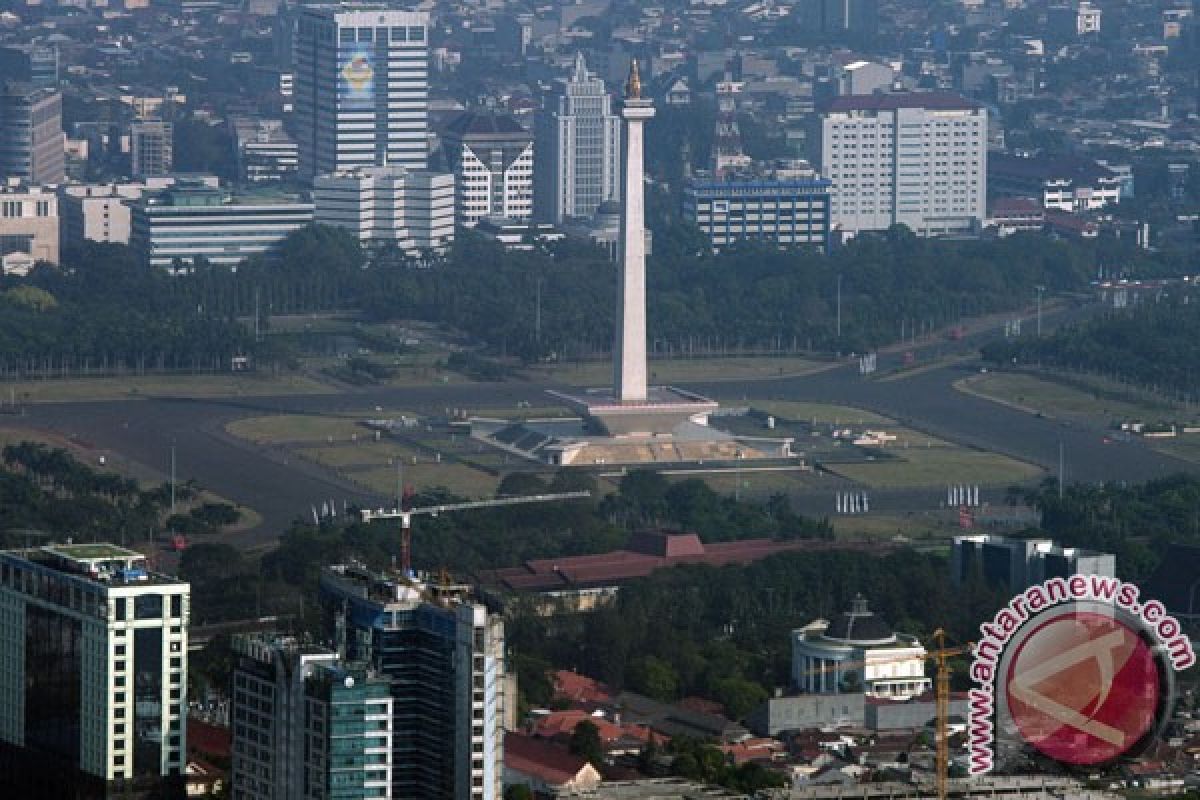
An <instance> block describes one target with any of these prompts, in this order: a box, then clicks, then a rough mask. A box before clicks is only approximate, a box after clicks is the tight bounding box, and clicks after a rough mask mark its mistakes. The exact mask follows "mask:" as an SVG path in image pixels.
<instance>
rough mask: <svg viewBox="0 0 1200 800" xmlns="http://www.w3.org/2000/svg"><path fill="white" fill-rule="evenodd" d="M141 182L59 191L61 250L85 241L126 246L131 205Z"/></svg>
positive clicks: (141, 188) (78, 186)
mask: <svg viewBox="0 0 1200 800" xmlns="http://www.w3.org/2000/svg"><path fill="white" fill-rule="evenodd" d="M145 189H146V187H145V185H144V184H141V183H124V184H122V183H104V184H71V185H69V186H64V187H62V188H61V189H59V192H58V203H59V214H60V216H61V218H62V225H61V232H62V244H63V247H78V246H80V245H82V244H83V242H84V241H85V240H90V241H93V242H110V243H113V244H129V233H130V230H131V224H132V220H133V216H132V210H131V208H130V206H131V204H132V203H133V202H135V201H136V200H138V199H139V198H141V196H142V193H143V192H144V191H145Z"/></svg>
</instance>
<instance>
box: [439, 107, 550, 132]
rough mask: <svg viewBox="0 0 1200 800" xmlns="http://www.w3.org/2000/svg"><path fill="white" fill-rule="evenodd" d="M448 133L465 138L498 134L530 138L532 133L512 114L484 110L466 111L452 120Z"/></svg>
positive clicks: (448, 125)
mask: <svg viewBox="0 0 1200 800" xmlns="http://www.w3.org/2000/svg"><path fill="white" fill-rule="evenodd" d="M446 133H448V134H451V135H454V136H459V137H464V138H465V137H471V136H497V135H501V136H506V137H510V136H511V137H526V138H528V137H529V135H530V134H529V132H528V131H526V130H525V129H524V128H523V127H521V123H519V122H517V120H516V119H515V118H513V116H512V115H510V114H498V113H492V112H483V111H464V112H463V113H461V114H459V115H458V116H457V117H455V118H454V119H452V120H450V122H449V124H447V125H446Z"/></svg>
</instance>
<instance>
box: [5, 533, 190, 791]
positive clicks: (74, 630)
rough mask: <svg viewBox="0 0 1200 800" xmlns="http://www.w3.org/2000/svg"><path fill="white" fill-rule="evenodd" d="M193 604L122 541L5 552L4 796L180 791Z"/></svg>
mask: <svg viewBox="0 0 1200 800" xmlns="http://www.w3.org/2000/svg"><path fill="white" fill-rule="evenodd" d="M188 602H189V587H188V584H186V583H182V582H180V581H178V580H176V579H174V578H171V577H168V576H166V575H160V574H158V573H155V572H152V571H150V570H148V569H147V567H146V561H145V557H144V556H143V555H142V554H141V553H138V552H134V551H132V550H127V549H125V548H123V547H118V546H116V545H111V544H76V545H73V544H60V545H51V546H48V547H41V548H36V549H31V550H9V551H3V552H0V796H4V797H77V796H78V797H99V798H109V797H117V796H119V797H122V798H125V797H138V798H140V797H148V796H151V795H153V796H170V795H171V787H176V788H177V789H178V790H180V791H182V786H183V784H182V781H183V773H184V768H185V766H186V764H187V746H186V742H185V741H184V735H185V725H184V722H185V720H186V718H187V652H188V613H189V605H188ZM164 790H165V791H164Z"/></svg>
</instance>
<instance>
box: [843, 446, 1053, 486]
mask: <svg viewBox="0 0 1200 800" xmlns="http://www.w3.org/2000/svg"><path fill="white" fill-rule="evenodd" d="M892 452H893V453H894V454H895V455H896V456H897V458H896V459H894V460H893V459H889V460H886V461H875V462H868V463H858V464H834V465H828V466H827V468H828V469H829V470H830V471H831V472H834V473H835V474H837V475H841V476H842V477H844V478H849V479H850V480H853V481H857V482H859V483H862V484H864V485H866V486H874V487H876V488H881V489H883V488H887V489H900V488H910V487H912V488H915V487H919V486H942V485H945V484H946V483H947V482H950V481H955V482H964V483H977V484H980V485H982V486H1008V485H1011V484H1014V483H1023V482H1025V481H1029V480H1033V479H1034V478H1036V477H1038V476H1039V475H1041V474H1042V471H1041V469H1039V468H1038V467H1035V466H1033V465H1032V464H1026V463H1024V462H1022V461H1017V460H1015V459H1012V458H1008V457H1007V456H1002V455H998V454H996V453H982V452H979V451H976V450H968V449H966V448H962V447H957V446H954V445H950V446H939V447H928V448H926V447H910V448H908V449H905V450H894V451H892Z"/></svg>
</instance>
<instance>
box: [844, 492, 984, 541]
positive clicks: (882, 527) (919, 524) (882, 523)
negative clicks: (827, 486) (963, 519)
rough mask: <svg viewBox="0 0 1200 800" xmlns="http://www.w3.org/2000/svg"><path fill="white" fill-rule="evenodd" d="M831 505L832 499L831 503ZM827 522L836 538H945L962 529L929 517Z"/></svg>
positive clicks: (854, 518) (846, 516)
mask: <svg viewBox="0 0 1200 800" xmlns="http://www.w3.org/2000/svg"><path fill="white" fill-rule="evenodd" d="M830 505H831V506H832V499H831V500H830ZM829 521H830V523H831V524H832V525H833V530H834V533H835V534H836V536H837V538H839V539H851V540H853V539H891V538H892V537H894V536H905V537H907V538H909V539H939V540H941V539H946V538H948V537H950V536H953V535H956V534H958V533H961V530H962V529H961V528H959V527H958V526H957V525H956V524H952V523H950V522H948V521H946V520H944V519H938V518H936V517H934V516H932V515H929V514H883V515H877V514H864V515H858V514H854V515H851V514H834V513H833V512H832V509H831V511H830V514H829Z"/></svg>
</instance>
